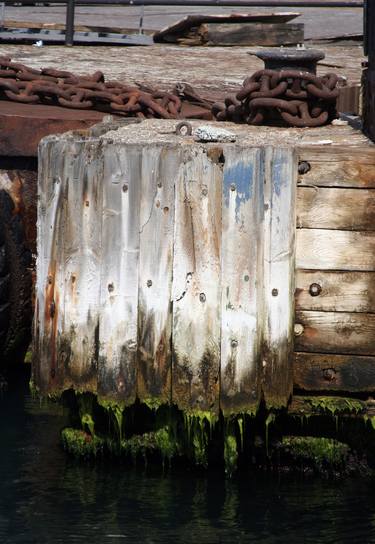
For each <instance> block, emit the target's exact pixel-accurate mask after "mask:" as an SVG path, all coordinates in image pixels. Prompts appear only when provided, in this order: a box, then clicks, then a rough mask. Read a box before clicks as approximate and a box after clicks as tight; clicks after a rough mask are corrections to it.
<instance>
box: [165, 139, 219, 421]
mask: <svg viewBox="0 0 375 544" xmlns="http://www.w3.org/2000/svg"><path fill="white" fill-rule="evenodd" d="M183 153H184V156H183V163H182V165H181V169H180V173H179V176H178V178H177V180H176V185H175V194H176V200H175V217H176V220H175V233H174V261H173V368H172V398H173V402H174V403H176V404H177V405H178V406H179V407H180V408H184V409H187V410H204V411H205V410H210V411H213V412H217V411H218V407H219V372H220V329H221V320H220V304H221V281H220V258H221V257H220V246H221V191H222V189H221V184H222V168H221V165H220V164H218V163H217V162H215V160H211V159H210V158H209V157H208V156H207V154H206V152H205V150H204V149H203V148H200V147H195V148H192V149H191V150H189V149H184V151H183Z"/></svg>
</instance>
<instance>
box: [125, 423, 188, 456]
mask: <svg viewBox="0 0 375 544" xmlns="http://www.w3.org/2000/svg"><path fill="white" fill-rule="evenodd" d="M178 451H179V448H178V445H177V443H176V442H175V440H174V439H173V437H172V435H171V432H170V429H169V427H164V428H162V429H158V430H157V431H152V432H148V433H144V434H141V435H138V434H137V435H133V436H132V437H131V438H129V439H126V440H125V439H124V440H122V441H121V453H123V454H125V455H127V454H128V455H130V456H131V457H132V458H133V460H134V461H135V460H136V459H137V458H138V457H139V456H141V457H142V458H143V459H144V461H145V463H147V459H148V457H150V456H151V455H153V454H155V453H157V454H160V455H161V458H162V462H163V465H164V462H165V461H166V460H168V461H169V462H170V461H171V460H172V458H173V457H174V456H175V455H177V454H178Z"/></svg>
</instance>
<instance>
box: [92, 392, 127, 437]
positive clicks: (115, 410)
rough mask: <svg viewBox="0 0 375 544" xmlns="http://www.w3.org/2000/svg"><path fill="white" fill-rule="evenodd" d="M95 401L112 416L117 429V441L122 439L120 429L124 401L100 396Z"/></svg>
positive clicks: (122, 422) (121, 427)
mask: <svg viewBox="0 0 375 544" xmlns="http://www.w3.org/2000/svg"><path fill="white" fill-rule="evenodd" d="M97 402H98V404H99V406H101V407H102V408H104V410H106V411H107V412H108V413H109V415H110V416H111V417H112V419H113V421H114V423H115V427H116V430H117V434H118V438H119V441H120V442H121V440H122V429H123V424H124V411H125V403H121V402H118V401H114V400H109V399H104V398H101V397H98V398H97Z"/></svg>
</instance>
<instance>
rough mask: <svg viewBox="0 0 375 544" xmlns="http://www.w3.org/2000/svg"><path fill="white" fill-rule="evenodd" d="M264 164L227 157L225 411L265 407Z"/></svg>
mask: <svg viewBox="0 0 375 544" xmlns="http://www.w3.org/2000/svg"><path fill="white" fill-rule="evenodd" d="M263 162H264V153H263V152H262V151H261V150H259V149H255V148H254V149H241V148H237V147H231V148H229V149H227V150H226V152H225V168H224V180H223V197H222V273H221V278H222V299H221V384H220V407H221V409H222V410H223V412H224V413H230V412H236V413H238V412H241V411H245V412H246V411H248V410H252V409H255V408H256V406H257V404H258V402H259V398H260V395H259V390H260V382H259V372H260V371H261V367H260V360H261V354H260V351H261V344H262V324H263V319H262V314H263V282H262V278H263V247H262V244H263V240H262V234H263V184H264V180H263Z"/></svg>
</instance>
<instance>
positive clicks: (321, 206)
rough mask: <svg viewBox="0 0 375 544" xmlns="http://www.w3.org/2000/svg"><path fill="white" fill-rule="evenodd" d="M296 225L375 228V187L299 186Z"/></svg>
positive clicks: (346, 228)
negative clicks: (359, 188) (360, 188)
mask: <svg viewBox="0 0 375 544" xmlns="http://www.w3.org/2000/svg"><path fill="white" fill-rule="evenodd" d="M374 168H375V166H374ZM297 228H304V229H314V228H315V229H341V230H370V231H371V230H375V190H374V189H362V190H360V191H359V190H358V189H342V188H337V189H335V188H328V187H298V188H297Z"/></svg>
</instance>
